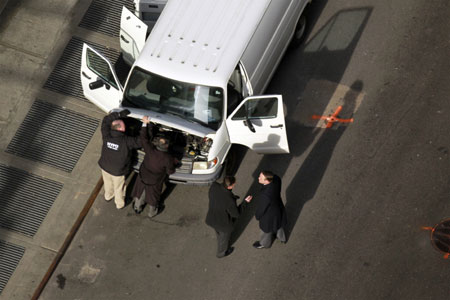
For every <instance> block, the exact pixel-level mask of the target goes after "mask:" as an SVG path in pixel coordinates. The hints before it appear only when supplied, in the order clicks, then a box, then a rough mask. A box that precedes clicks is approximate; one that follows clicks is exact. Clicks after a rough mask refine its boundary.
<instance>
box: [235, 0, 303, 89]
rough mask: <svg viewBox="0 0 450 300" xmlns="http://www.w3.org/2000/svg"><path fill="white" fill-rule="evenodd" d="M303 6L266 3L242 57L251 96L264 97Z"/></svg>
mask: <svg viewBox="0 0 450 300" xmlns="http://www.w3.org/2000/svg"><path fill="white" fill-rule="evenodd" d="M307 2H308V1H307V0H300V1H299V0H283V1H272V2H271V3H270V5H269V7H268V9H267V11H266V15H265V16H264V18H263V19H262V21H261V23H260V24H259V26H258V29H257V30H256V32H255V34H254V35H253V37H252V39H251V41H250V43H249V45H248V47H247V49H246V50H245V51H244V54H243V57H242V62H243V64H244V66H245V68H246V70H247V72H248V75H249V77H250V82H251V84H252V87H253V92H254V95H258V94H263V93H264V90H265V88H266V86H267V84H268V83H269V82H270V79H271V77H272V75H273V73H274V72H275V70H276V67H277V66H278V64H279V62H280V60H281V58H282V56H283V54H284V52H285V50H286V48H287V46H288V43H289V41H290V39H291V38H292V34H293V32H294V29H295V26H296V24H297V21H298V19H299V18H300V15H301V13H302V12H303V8H304V7H305V5H306V3H307ZM277 25H278V26H277Z"/></svg>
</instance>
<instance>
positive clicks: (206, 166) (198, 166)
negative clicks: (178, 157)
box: [193, 157, 219, 170]
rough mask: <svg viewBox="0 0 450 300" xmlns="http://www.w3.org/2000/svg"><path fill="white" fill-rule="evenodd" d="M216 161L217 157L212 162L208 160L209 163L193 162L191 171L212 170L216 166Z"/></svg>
mask: <svg viewBox="0 0 450 300" xmlns="http://www.w3.org/2000/svg"><path fill="white" fill-rule="evenodd" d="M218 161H219V160H218V159H217V157H215V158H214V159H213V160H210V161H195V162H194V166H193V169H194V170H208V169H212V168H214V167H215V166H216V165H217V162H218Z"/></svg>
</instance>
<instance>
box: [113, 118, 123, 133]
mask: <svg viewBox="0 0 450 300" xmlns="http://www.w3.org/2000/svg"><path fill="white" fill-rule="evenodd" d="M122 125H123V127H125V123H124V122H123V121H122V120H114V121H113V122H112V123H111V129H112V130H118V131H120V130H121V128H122Z"/></svg>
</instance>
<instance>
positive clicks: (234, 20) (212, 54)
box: [135, 0, 271, 86]
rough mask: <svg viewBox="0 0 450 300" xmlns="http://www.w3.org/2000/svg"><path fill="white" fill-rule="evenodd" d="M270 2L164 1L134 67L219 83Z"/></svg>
mask: <svg viewBox="0 0 450 300" xmlns="http://www.w3.org/2000/svg"><path fill="white" fill-rule="evenodd" d="M270 1H271V0H169V1H168V2H167V5H166V7H165V8H164V10H163V12H162V13H161V16H160V17H159V19H158V21H157V22H156V25H155V27H154V28H153V30H152V32H151V34H150V36H149V38H148V40H147V42H146V44H145V46H144V48H143V50H142V53H141V55H140V56H139V58H138V59H137V60H136V62H135V66H138V67H140V68H143V69H146V70H151V72H153V73H157V74H159V75H162V76H165V77H169V78H172V79H175V80H179V81H183V82H192V83H196V84H201V85H209V86H223V84H225V85H226V82H227V80H228V78H229V77H230V75H231V73H232V72H233V70H234V69H235V67H236V65H237V63H238V62H239V59H240V58H241V56H242V54H243V52H244V50H245V48H246V47H247V44H248V42H249V41H250V39H251V37H252V35H253V33H254V32H255V30H256V28H257V26H258V24H259V22H260V21H261V18H262V16H263V15H264V13H265V11H266V9H267V7H268V5H269V3H270Z"/></svg>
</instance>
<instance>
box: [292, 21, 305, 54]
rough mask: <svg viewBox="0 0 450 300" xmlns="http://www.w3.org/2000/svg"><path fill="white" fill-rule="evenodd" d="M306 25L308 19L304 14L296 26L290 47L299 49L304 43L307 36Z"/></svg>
mask: <svg viewBox="0 0 450 300" xmlns="http://www.w3.org/2000/svg"><path fill="white" fill-rule="evenodd" d="M306 23H307V22H306V17H305V15H304V14H303V15H301V16H300V19H298V22H297V26H295V31H294V36H293V37H292V41H291V45H290V46H291V47H292V48H298V47H299V46H300V45H301V44H302V43H303V40H304V39H305V36H306Z"/></svg>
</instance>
